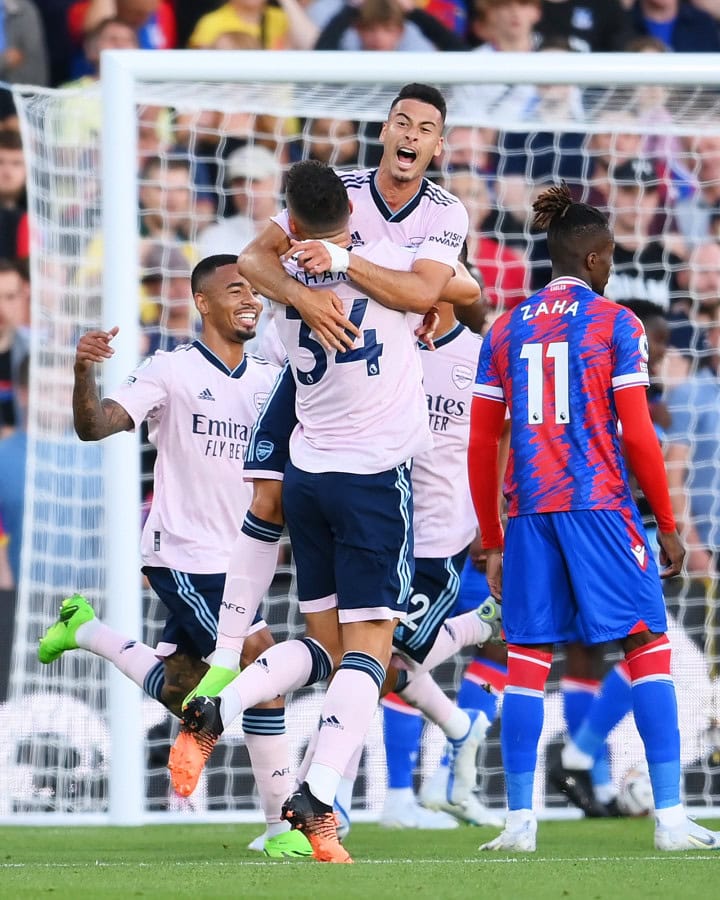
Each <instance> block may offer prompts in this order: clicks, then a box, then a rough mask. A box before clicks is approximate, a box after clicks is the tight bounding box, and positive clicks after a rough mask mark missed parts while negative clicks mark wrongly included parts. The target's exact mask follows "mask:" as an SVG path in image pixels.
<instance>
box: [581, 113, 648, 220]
mask: <svg viewBox="0 0 720 900" xmlns="http://www.w3.org/2000/svg"><path fill="white" fill-rule="evenodd" d="M604 122H607V123H608V126H609V129H608V131H593V132H590V133H588V135H587V137H586V141H585V152H586V153H587V156H588V165H589V172H588V182H587V185H586V186H585V190H586V191H587V196H586V197H584V198H583V200H584V201H585V202H587V203H590V204H592V206H597V207H598V208H600V209H607V205H608V194H609V192H610V179H611V177H612V173H613V170H614V169H615V168H616V167H617V166H621V165H623V163H626V162H628V160H632V159H638V158H639V157H641V155H642V146H643V136H642V134H640V133H639V132H638V131H637V130H635V129H637V126H638V120H637V117H636V116H635V115H634V114H633V113H632V112H631V111H630V110H628V109H618V110H614V111H612V112H610V111H608V112H604V113H601V114H600V115H599V116H598V117H597V119H596V120H595V123H594V124H595V126H596V127H602V124H603V123H604ZM624 125H627V127H626V128H624V127H623V126H624ZM610 128H612V130H610Z"/></svg>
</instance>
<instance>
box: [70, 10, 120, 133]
mask: <svg viewBox="0 0 720 900" xmlns="http://www.w3.org/2000/svg"><path fill="white" fill-rule="evenodd" d="M137 46H138V41H137V35H136V33H135V31H134V30H133V29H132V28H131V27H130V26H129V25H126V24H125V23H124V22H121V21H120V19H118V18H113V19H103V20H102V21H100V22H98V24H97V25H96V26H95V27H94V28H92V29H91V30H90V31H88V32H87V34H86V35H85V38H84V40H83V49H84V52H85V57H86V59H87V71H86V72H85V74H84V75H81V76H80V77H79V78H76V79H75V80H74V81H69V82H67V83H66V84H64V85H62V87H66V88H87V87H89V86H90V85H92V84H95V83H96V82H97V81H98V79H99V78H100V54H101V53H102V51H103V50H135V49H137ZM62 120H63V121H62V129H63V139H64V141H65V143H67V144H68V145H69V146H76V147H85V146H92V145H93V144H95V142H96V141H97V140H98V137H99V135H100V132H101V130H102V104H101V100H100V94H99V92H98V93H96V94H94V95H91V96H87V95H86V96H82V97H80V96H78V97H67V98H66V99H65V100H64V101H63V117H62Z"/></svg>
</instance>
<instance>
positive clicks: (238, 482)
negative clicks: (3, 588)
mask: <svg viewBox="0 0 720 900" xmlns="http://www.w3.org/2000/svg"><path fill="white" fill-rule="evenodd" d="M191 289H192V293H193V298H194V301H195V305H196V308H197V310H198V313H199V315H200V317H201V319H202V332H201V335H200V337H199V338H198V339H197V340H195V341H193V342H192V343H188V344H184V345H182V346H180V347H178V348H177V349H176V350H174V351H173V352H172V353H166V352H163V351H158V352H157V353H155V354H154V355H153V356H151V357H149V358H148V359H146V360H145V361H144V362H142V363H141V364H140V365H139V366H138V367H137V368H136V369H135V370H134V371H133V372H132V373H130V375H129V376H128V378H127V379H126V381H125V382H124V383H123V384H122V385H120V386H118V387H116V388H115V389H114V390H113V391H112V392H111V393H110V394H109V396H107V397H104V398H102V399H101V398H100V397H99V396H98V391H97V386H96V383H95V374H94V368H95V364H96V363H102V362H103V360H105V359H107V358H108V357H109V356H111V355H112V353H113V350H112V345H111V342H112V340H113V339H114V338H115V335H116V333H117V329H112V330H111V331H91V332H89V333H88V334H85V335H83V336H82V337H81V338H80V340H79V342H78V348H77V354H76V359H75V384H74V392H73V414H74V419H75V428H76V431H77V433H78V435H79V436H80V438H81V439H82V440H86V441H98V440H102V439H104V438H106V437H108V436H110V435H113V434H117V433H118V432H121V431H130V430H133V429H135V428H137V427H139V426H140V424H141V423H142V422H143V421H147V423H148V430H149V437H150V441H151V443H152V444H153V445H154V446H155V447H156V448H157V460H156V463H155V470H154V495H153V501H152V505H151V508H150V511H149V513H148V518H147V521H146V523H145V526H144V528H143V533H142V541H141V554H142V562H143V572H144V574H145V576H146V577H147V579H148V581H149V582H150V585H151V586H152V588H153V590H154V591H155V592H156V593H157V595H158V596H159V597H160V599H161V600H162V602H163V604H164V605H165V607H166V609H167V619H166V623H165V628H164V631H163V635H162V638H161V641H160V643H159V645H158V646H157V647H155V648H151V647H148V646H147V645H146V644H143V643H142V642H141V641H136V640H128V638H127V636H125V635H122V634H118V633H117V632H115V631H114V630H113V629H111V628H109V627H108V626H107V625H105V624H104V623H102V622H100V621H99V620H98V619H97V618H96V617H95V614H94V611H93V609H92V607H91V606H90V605H89V604H88V603H87V601H86V600H85V599H84V598H83V597H80V596H77V595H76V596H75V597H71V598H69V599H67V600H65V601H64V603H63V605H62V608H61V614H60V619H59V621H58V622H57V623H56V624H55V625H53V626H51V628H50V629H49V631H48V632H47V633H46V634H45V636H44V637H43V638H42V640H41V642H40V647H39V651H38V652H39V656H40V660H41V661H42V662H44V663H49V662H52V661H53V660H54V659H57V658H58V657H59V656H60V655H61V654H62V653H63V652H65V651H66V650H73V649H76V648H78V647H79V648H82V649H86V650H89V651H90V652H92V653H96V654H97V655H99V656H103V657H104V658H105V659H107V660H109V661H110V662H111V663H112V664H113V665H115V666H116V667H117V668H118V669H120V671H122V672H123V673H124V674H125V675H127V676H128V677H129V678H131V679H132V680H133V681H134V682H135V683H136V684H138V685H139V686H140V687H142V688H143V690H145V692H146V693H148V694H149V695H150V696H151V697H153V698H155V699H156V700H158V701H160V702H161V703H163V704H164V705H165V706H166V707H167V708H168V709H169V710H171V711H172V712H174V713H178V712H179V711H180V705H181V703H182V700H183V698H184V697H185V696H186V694H187V692H188V690H190V689H191V688H192V687H194V685H195V684H197V682H198V681H199V680H200V678H201V677H202V675H203V674H204V672H205V671H206V670H207V663H206V660H207V659H208V657H209V656H210V655H211V654H212V652H213V650H214V649H215V640H216V635H217V621H218V613H219V609H220V602H221V598H222V594H223V588H224V585H225V573H226V570H227V566H228V558H229V555H230V549H231V547H232V541H233V538H234V536H235V535H236V534H237V533H238V531H239V529H240V525H241V523H242V521H243V518H244V515H245V511H246V509H247V507H248V504H249V503H250V497H251V491H250V488H249V485H248V484H247V483H246V482H245V481H244V480H243V478H242V472H243V455H244V451H245V448H246V446H247V443H248V440H249V435H250V430H251V428H252V426H253V423H254V422H255V420H256V418H257V415H258V412H259V410H260V409H261V408H262V405H263V403H264V402H265V400H266V398H267V396H268V394H269V392H270V390H271V388H272V386H273V383H274V380H275V376H276V374H277V372H278V369H277V367H276V366H273V365H270V364H268V363H266V362H265V361H264V360H259V359H256V358H254V357H252V356H249V355H248V354H246V353H245V349H244V344H245V341H247V340H250V339H251V338H252V337H254V335H255V331H256V327H257V321H258V317H259V315H260V312H261V310H262V305H261V303H260V301H259V299H258V297H257V296H256V295H255V294H254V292H253V291H252V290H251V288H250V285H249V284H248V282H247V281H246V280H245V279H244V278H242V277H240V276H239V275H238V272H237V267H236V265H235V258H234V257H232V256H227V255H219V256H211V257H207V258H206V259H203V260H201V262H199V263H198V264H197V266H196V267H195V269H194V270H193V273H192V277H191ZM191 302H192V300H191V299H190V298H189V297H188V304H190V303H191ZM130 487H131V486H128V489H130ZM250 631H251V632H252V637H251V639H250V640H249V641H248V643H247V647H246V648H245V649H246V653H245V662H246V664H247V663H250V662H251V661H252V660H253V659H255V657H256V656H257V655H258V653H260V652H261V651H263V650H265V649H266V648H267V647H268V646H269V645H271V644H272V638H271V637H270V634H269V631H268V630H267V629H266V628H265V627H264V622H263V621H262V619H261V618H260V617H259V616H254V624H253V625H251V628H250ZM284 712H285V711H284V706H283V703H282V701H275V700H274V701H273V702H271V703H269V704H267V705H266V706H264V707H263V708H258V709H252V710H248V711H247V713H246V715H245V717H244V719H243V729H244V731H245V734H246V740H247V745H248V750H249V753H250V759H251V762H252V765H253V770H254V772H255V777H256V781H257V784H258V792H259V794H260V797H261V801H262V803H263V808H264V809H265V812H266V818H267V824H268V831H269V834H268V837H269V838H270V842H269V844H268V842H266V845H265V848H266V851H267V852H268V853H269V854H273V853H277V854H279V855H282V856H287V855H307V854H308V853H309V852H310V851H309V845H308V843H307V841H304V842H298V841H297V838H296V836H295V835H294V834H292V835H291V834H290V833H289V832H288V826H287V824H286V823H285V822H282V821H281V820H280V812H281V803H282V801H283V800H284V799H285V797H286V796H287V793H288V791H289V789H290V784H291V782H290V775H289V745H288V738H287V734H286V732H285V720H284ZM278 772H281V773H283V774H282V775H280V776H278V775H277V774H276V773H278Z"/></svg>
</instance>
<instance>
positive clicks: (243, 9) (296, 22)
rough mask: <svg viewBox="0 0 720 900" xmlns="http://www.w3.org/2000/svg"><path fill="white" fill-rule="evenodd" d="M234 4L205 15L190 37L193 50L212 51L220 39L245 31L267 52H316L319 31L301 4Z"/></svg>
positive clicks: (235, 0) (254, 0) (293, 0)
mask: <svg viewBox="0 0 720 900" xmlns="http://www.w3.org/2000/svg"><path fill="white" fill-rule="evenodd" d="M277 3H278V5H277V6H275V5H273V4H270V3H268V2H267V0H230V2H229V3H225V4H224V5H223V6H221V7H220V8H219V9H216V10H215V11H214V12H210V13H207V14H206V15H204V16H203V17H202V18H201V19H200V20H199V21H198V23H197V25H196V26H195V30H194V31H193V33H192V34H191V35H190V40H189V42H188V45H189V46H190V47H211V46H213V44H214V43H215V41H216V40H217V38H218V36H219V35H221V34H225V33H227V32H229V31H242V32H244V33H246V34H249V35H251V36H252V37H254V38H257V40H258V41H259V42H260V45H261V47H262V48H263V49H265V50H312V48H313V47H314V46H315V42H316V41H317V38H318V34H319V30H318V28H317V26H316V25H315V24H314V23H313V22H312V20H311V19H310V18H309V17H308V15H307V13H306V12H305V10H304V9H303V7H302V6H301V5H300V3H299V2H298V0H277Z"/></svg>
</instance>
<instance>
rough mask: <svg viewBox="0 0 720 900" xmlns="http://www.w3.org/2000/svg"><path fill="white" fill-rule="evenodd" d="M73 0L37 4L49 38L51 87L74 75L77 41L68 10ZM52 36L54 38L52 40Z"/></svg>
mask: <svg viewBox="0 0 720 900" xmlns="http://www.w3.org/2000/svg"><path fill="white" fill-rule="evenodd" d="M72 3H73V0H38V2H37V3H36V6H37V8H38V12H39V13H40V17H41V18H42V23H43V33H44V34H45V36H46V38H47V41H46V43H47V51H48V63H49V74H48V79H49V83H50V86H51V87H57V86H58V85H60V84H63V83H64V82H66V81H68V80H69V79H70V78H71V77H72V60H73V56H74V55H75V49H76V48H75V42H74V41H73V39H72V37H71V36H70V26H69V24H68V10H69V9H70V7H71V6H72ZM50 37H52V40H50Z"/></svg>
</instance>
